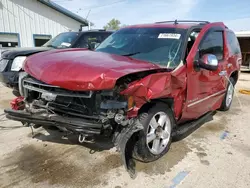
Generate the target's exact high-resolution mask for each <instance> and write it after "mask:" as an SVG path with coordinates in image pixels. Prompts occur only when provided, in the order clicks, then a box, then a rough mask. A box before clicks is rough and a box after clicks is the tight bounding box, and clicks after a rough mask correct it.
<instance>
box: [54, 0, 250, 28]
mask: <svg viewBox="0 0 250 188" xmlns="http://www.w3.org/2000/svg"><path fill="white" fill-rule="evenodd" d="M53 1H54V2H55V3H57V4H59V5H61V6H63V7H64V8H67V9H68V10H70V11H72V12H74V13H77V14H78V15H80V16H82V17H83V18H86V17H87V15H88V13H89V15H88V18H87V19H88V20H90V21H91V22H93V23H94V24H95V26H94V27H92V28H95V29H101V28H103V26H104V25H106V24H107V23H108V22H109V21H110V20H111V19H113V18H115V19H118V20H120V22H121V23H122V24H126V25H133V24H140V23H152V22H157V21H165V20H175V19H182V20H187V19H190V20H207V21H210V22H214V21H223V22H224V23H225V24H226V25H227V26H228V27H229V28H231V29H232V30H234V31H241V30H250V0H53ZM89 10H90V12H89Z"/></svg>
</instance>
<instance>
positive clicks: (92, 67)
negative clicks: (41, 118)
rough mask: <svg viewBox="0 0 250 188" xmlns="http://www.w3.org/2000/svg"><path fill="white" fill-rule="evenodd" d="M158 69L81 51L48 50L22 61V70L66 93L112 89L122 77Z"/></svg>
mask: <svg viewBox="0 0 250 188" xmlns="http://www.w3.org/2000/svg"><path fill="white" fill-rule="evenodd" d="M150 69H159V66H157V65H155V64H152V63H148V62H145V61H140V60H136V59H132V58H130V57H123V56H118V55H111V54H107V53H102V52H93V51H88V50H83V49H67V50H51V51H47V52H43V53H38V54H35V55H32V56H30V57H28V58H27V59H26V62H25V66H24V70H25V71H26V72H27V73H29V74H30V75H32V76H33V77H35V78H36V79H38V80H41V81H43V82H45V83H47V84H51V85H56V86H60V87H62V88H65V89H69V90H77V91H83V90H103V89H112V88H114V86H115V83H116V80H117V79H118V78H120V77H122V76H124V75H127V74H130V73H135V72H140V71H146V70H150Z"/></svg>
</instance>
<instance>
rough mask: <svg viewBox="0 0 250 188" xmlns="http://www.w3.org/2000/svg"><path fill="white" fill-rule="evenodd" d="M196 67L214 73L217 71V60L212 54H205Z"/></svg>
mask: <svg viewBox="0 0 250 188" xmlns="http://www.w3.org/2000/svg"><path fill="white" fill-rule="evenodd" d="M198 66H199V67H200V68H203V69H206V70H210V71H215V70H217V69H218V59H217V57H216V56H215V55H213V54H205V55H203V56H202V57H201V59H200V60H199V62H198Z"/></svg>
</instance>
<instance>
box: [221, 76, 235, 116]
mask: <svg viewBox="0 0 250 188" xmlns="http://www.w3.org/2000/svg"><path fill="white" fill-rule="evenodd" d="M229 80H230V82H228V86H227V91H226V94H225V96H224V99H223V101H222V104H221V107H220V110H222V111H227V110H229V109H230V107H231V104H232V101H233V96H234V85H235V81H234V79H233V78H232V77H231V78H230V79H229Z"/></svg>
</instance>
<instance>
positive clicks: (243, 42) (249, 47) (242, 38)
mask: <svg viewBox="0 0 250 188" xmlns="http://www.w3.org/2000/svg"><path fill="white" fill-rule="evenodd" d="M235 34H236V36H237V38H238V41H239V43H240V48H241V53H242V69H249V70H250V31H239V32H235Z"/></svg>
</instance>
